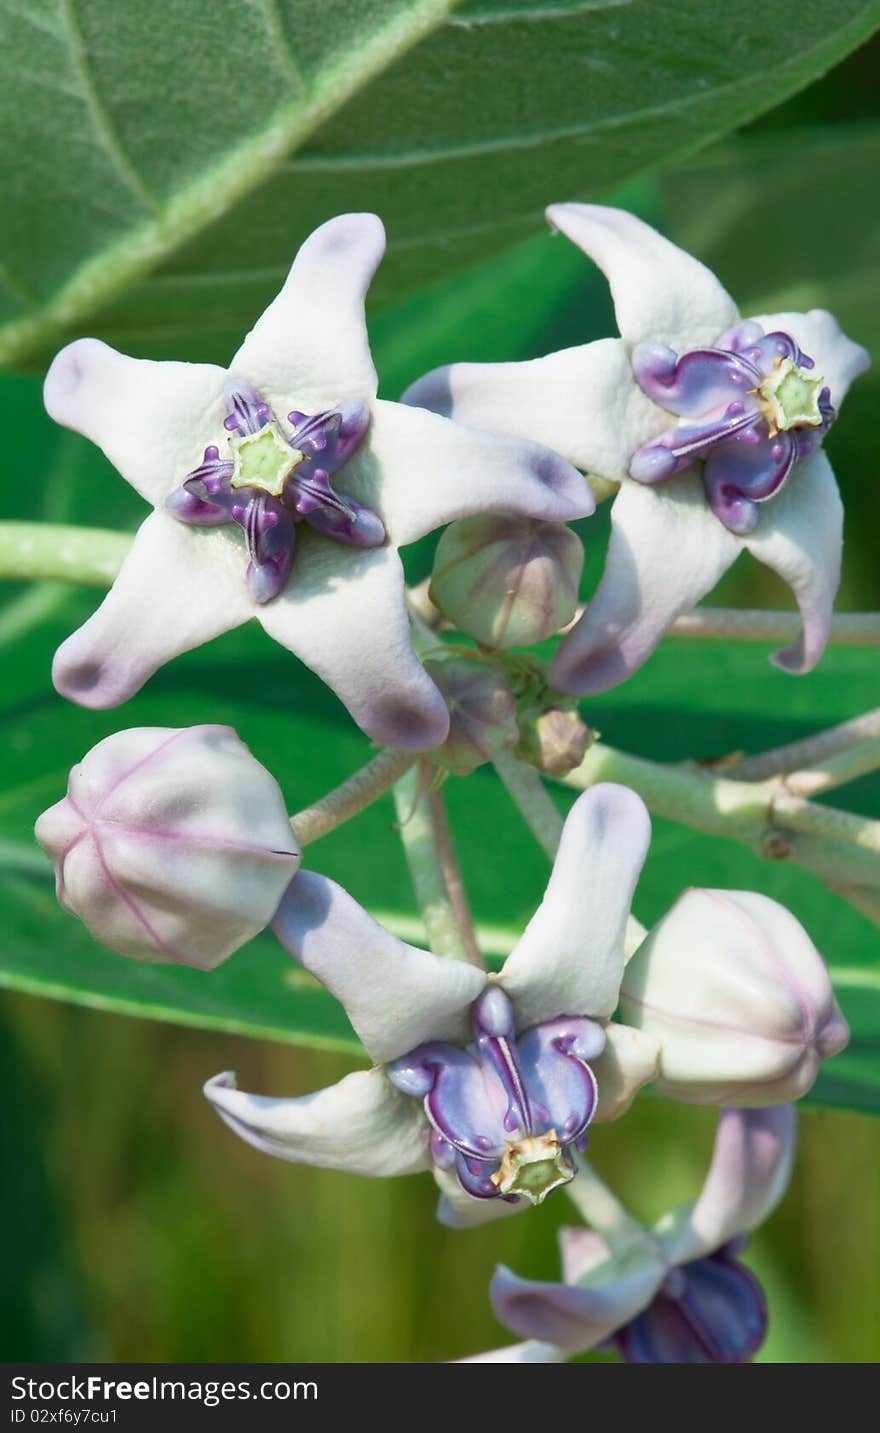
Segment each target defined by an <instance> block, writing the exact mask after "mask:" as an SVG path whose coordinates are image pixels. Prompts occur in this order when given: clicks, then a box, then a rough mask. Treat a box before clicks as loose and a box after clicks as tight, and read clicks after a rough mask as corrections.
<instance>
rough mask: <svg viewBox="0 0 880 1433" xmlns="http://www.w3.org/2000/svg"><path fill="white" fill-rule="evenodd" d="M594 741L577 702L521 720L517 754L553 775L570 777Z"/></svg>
mask: <svg viewBox="0 0 880 1433" xmlns="http://www.w3.org/2000/svg"><path fill="white" fill-rule="evenodd" d="M591 740H592V737H591V735H590V729H589V727H588V726H587V725H586V723H585V722H582V721H581V719H580V717H579V716H578V713H577V710H576V709H575V707H574V705H572V706H562V707H548V708H547V709H546V710H545V711H538V712H535V713H534V714H527V715H526V716H525V717H524V718H521V719H520V723H519V742H518V744H517V747H516V755H517V756H518V757H519V759H520V761H527V762H528V763H529V765H530V766H536V767H537V768H538V770H539V771H546V772H547V773H548V775H550V776H567V775H568V773H569V772H570V771H574V770H575V768H576V767H578V766H580V764H581V762H582V761H583V759H584V754H585V752H586V750H587V747H588V746H589V745H590V741H591Z"/></svg>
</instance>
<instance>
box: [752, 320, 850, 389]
mask: <svg viewBox="0 0 880 1433" xmlns="http://www.w3.org/2000/svg"><path fill="white" fill-rule="evenodd" d="M757 322H758V323H759V324H760V325H761V327H762V328H763V329H764V330H765V332H767V333H770V332H773V331H774V330H776V331H779V330H781V331H782V332H783V333H787V334H790V335H791V337H792V338H793V339H794V341H795V343H797V344H798V346H799V347H800V348H801V349H802V350H803V352H804V353H806V354H808V355H809V357H810V358H812V360H813V363H814V365H815V372H816V376H817V377H821V378H824V380H825V382H826V383H827V384H828V387H829V388H830V389H831V401H832V403H833V404H834V406H835V408H837V409H839V408H840V405H841V403H842V402H843V400H844V398H845V397H846V395H847V393H848V391H849V387H850V384H851V383H853V382H854V380H855V379H856V378H858V376H859V374H860V373H864V372H865V370H866V369H867V368H868V367H869V366H870V363H871V358H870V355H869V354H868V352H867V350H866V349H864V348H862V347H861V345H860V344H858V343H853V341H852V339H850V338H847V336H846V334H845V333H844V332H843V329H842V328H841V327H840V324H839V323H838V322H837V319H836V318H835V317H834V315H833V314H830V313H828V311H827V309H820V308H814V309H810V310H809V311H808V312H807V313H774V314H765V315H762V316H760V317H759V318H758V319H757Z"/></svg>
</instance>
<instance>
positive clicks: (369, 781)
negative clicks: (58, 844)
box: [290, 747, 418, 846]
mask: <svg viewBox="0 0 880 1433" xmlns="http://www.w3.org/2000/svg"><path fill="white" fill-rule="evenodd" d="M417 759H418V758H417V757H416V756H414V755H413V753H412V752H411V751H398V750H396V749H395V748H393V747H389V748H387V749H386V750H385V751H380V752H379V754H378V756H374V757H373V760H372V761H369V762H367V764H366V766H362V767H361V769H360V770H359V771H356V772H355V773H354V775H353V776H349V777H348V779H347V780H346V781H343V782H342V784H341V785H340V786H337V787H336V788H335V789H334V790H333V791H329V792H328V793H327V795H326V796H322V797H321V799H320V800H319V801H316V802H315V803H314V805H312V806H306V807H305V808H304V810H302V811H298V812H297V813H296V815H295V816H291V818H290V824H291V826H292V827H293V833H294V835H295V836H296V838H297V840H298V841H299V844H300V846H310V845H311V844H312V842H313V841H319V840H320V839H321V837H322V836H327V835H329V833H330V832H331V831H335V830H336V828H337V826H341V825H342V824H343V822H345V821H350V820H351V818H352V816H357V815H358V814H359V813H360V812H361V811H363V810H365V808H366V807H367V806H371V805H372V803H373V802H374V801H378V799H379V797H380V796H384V795H385V792H386V791H390V790H391V788H392V786H393V785H394V783H395V781H398V780H399V779H400V777H401V776H403V775H404V773H405V772H407V771H408V770H409V769H410V767H411V766H413V765H414V764H415V762H416V761H417Z"/></svg>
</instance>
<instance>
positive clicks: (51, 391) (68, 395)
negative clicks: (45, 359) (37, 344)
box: [43, 338, 115, 431]
mask: <svg viewBox="0 0 880 1433" xmlns="http://www.w3.org/2000/svg"><path fill="white" fill-rule="evenodd" d="M106 354H110V355H114V354H115V350H114V349H112V348H110V347H109V345H108V344H106V343H102V342H101V340H100V339H98V338H78V339H76V340H75V341H74V342H73V343H68V344H67V346H66V347H65V348H62V349H61V351H60V352H59V353H57V354H56V355H55V357H54V358H53V360H52V362H51V364H50V365H49V371H48V373H47V374H46V377H45V379H44V382H43V404H44V406H45V409H46V412H47V413H48V414H49V417H50V418H51V419H53V421H54V422H56V423H60V424H61V425H62V426H63V427H65V428H73V429H74V430H75V431H77V395H78V394H79V393H80V391H81V388H82V385H83V382H84V380H85V379H87V377H88V372H89V368H90V367H92V366H94V365H95V363H96V362H99V361H100V360H101V359H102V358H103V357H104V355H106Z"/></svg>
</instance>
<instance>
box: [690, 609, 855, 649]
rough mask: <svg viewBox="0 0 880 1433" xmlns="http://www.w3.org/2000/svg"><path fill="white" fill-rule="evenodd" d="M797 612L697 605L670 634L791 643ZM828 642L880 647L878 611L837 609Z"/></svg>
mask: <svg viewBox="0 0 880 1433" xmlns="http://www.w3.org/2000/svg"><path fill="white" fill-rule="evenodd" d="M800 622H801V619H800V617H799V616H798V614H797V612H766V611H761V610H757V609H754V608H747V607H696V608H695V609H694V611H693V612H689V613H688V614H687V615H686V616H685V617H679V618H678V619H677V621H675V622H674V623H673V624H672V626H671V627H670V629H669V633H668V635H669V636H670V637H690V638H706V637H716V638H720V639H721V640H725V639H729V638H733V640H734V641H737V642H794V641H795V640H796V639H797V637H798V635H799V632H800ZM829 641H830V642H831V644H832V645H833V646H836V647H878V646H880V612H838V613H836V615H835V616H834V617H833V618H832V620H831V632H830V635H829Z"/></svg>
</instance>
